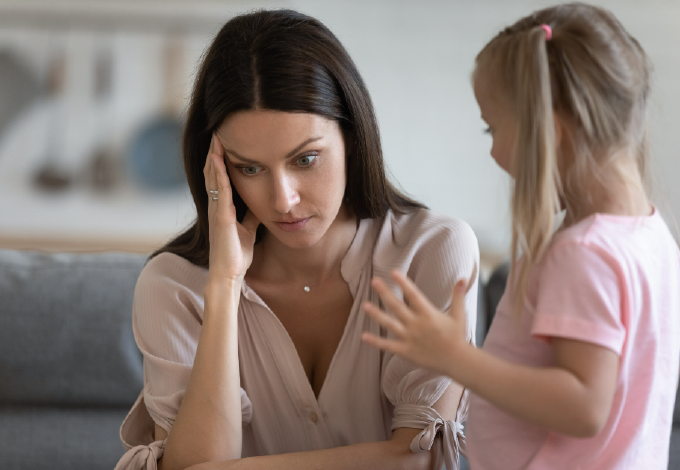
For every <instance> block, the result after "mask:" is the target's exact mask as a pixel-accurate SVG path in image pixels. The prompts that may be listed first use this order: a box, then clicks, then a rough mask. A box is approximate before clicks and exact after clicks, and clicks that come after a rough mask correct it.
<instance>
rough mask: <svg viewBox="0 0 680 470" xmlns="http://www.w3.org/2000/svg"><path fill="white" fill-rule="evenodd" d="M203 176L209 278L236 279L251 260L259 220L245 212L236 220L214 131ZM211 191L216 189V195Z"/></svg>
mask: <svg viewBox="0 0 680 470" xmlns="http://www.w3.org/2000/svg"><path fill="white" fill-rule="evenodd" d="M203 175H204V176H205V190H206V193H207V197H208V198H209V202H208V222H209V224H210V261H209V262H210V267H209V277H211V278H213V279H224V280H231V281H239V282H240V281H242V280H243V277H244V276H245V274H246V270H247V269H248V268H249V267H250V263H251V262H252V260H253V246H254V245H255V232H256V231H257V227H258V225H259V224H260V221H259V220H257V218H256V217H255V216H254V215H253V213H252V212H250V211H248V212H247V213H246V216H245V218H244V219H243V222H242V223H238V222H237V220H236V208H235V207H234V202H233V200H232V195H231V185H230V184H229V176H228V175H227V167H226V165H225V162H224V149H223V148H222V144H221V143H220V141H219V139H218V138H217V136H216V135H215V134H213V136H212V140H211V141H210V149H209V150H208V157H207V158H206V161H205V167H204V168H203ZM211 191H213V193H211ZM214 191H217V194H215V193H214ZM215 198H216V199H215Z"/></svg>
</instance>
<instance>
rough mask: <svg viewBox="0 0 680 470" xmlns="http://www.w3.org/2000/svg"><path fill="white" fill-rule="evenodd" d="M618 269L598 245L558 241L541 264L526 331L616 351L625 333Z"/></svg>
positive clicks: (547, 338)
mask: <svg viewBox="0 0 680 470" xmlns="http://www.w3.org/2000/svg"><path fill="white" fill-rule="evenodd" d="M619 273H620V269H619V268H618V265H617V264H616V262H615V260H614V259H613V258H612V257H611V256H610V255H608V254H607V253H605V252H603V251H602V250H601V249H599V248H597V247H590V246H587V245H584V244H583V243H579V242H572V241H569V242H563V243H561V244H559V245H557V246H554V247H553V248H551V250H550V251H549V252H548V254H547V255H546V259H545V261H544V264H543V266H541V271H540V276H539V279H538V289H536V292H537V294H536V304H535V305H536V307H535V313H534V321H533V324H532V329H531V333H532V335H534V336H535V337H537V338H539V339H543V340H546V341H549V340H550V338H551V337H560V338H567V339H574V340H578V341H584V342H588V343H593V344H596V345H598V346H602V347H605V348H608V349H611V350H612V351H614V352H615V353H616V354H619V355H620V354H621V351H622V348H623V343H624V341H625V338H626V328H625V325H624V322H623V315H622V285H621V282H622V281H621V277H620V276H619Z"/></svg>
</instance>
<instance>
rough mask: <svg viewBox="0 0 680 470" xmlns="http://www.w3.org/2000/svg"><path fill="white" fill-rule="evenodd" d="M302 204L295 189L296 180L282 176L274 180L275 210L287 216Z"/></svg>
mask: <svg viewBox="0 0 680 470" xmlns="http://www.w3.org/2000/svg"><path fill="white" fill-rule="evenodd" d="M298 202H300V195H299V194H298V192H297V190H296V189H295V179H294V178H291V177H290V176H288V175H285V174H282V175H278V176H276V177H275V180H274V208H275V209H276V210H277V211H278V212H279V213H281V214H287V213H288V212H290V210H291V209H292V208H293V207H294V206H295V205H296V204H297V203H298Z"/></svg>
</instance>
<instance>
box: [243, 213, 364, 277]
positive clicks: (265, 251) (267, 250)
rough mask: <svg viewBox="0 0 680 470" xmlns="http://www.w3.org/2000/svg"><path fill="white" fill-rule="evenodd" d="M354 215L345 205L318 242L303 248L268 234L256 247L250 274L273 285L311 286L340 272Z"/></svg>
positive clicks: (355, 223)
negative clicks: (284, 242) (280, 283)
mask: <svg viewBox="0 0 680 470" xmlns="http://www.w3.org/2000/svg"><path fill="white" fill-rule="evenodd" d="M357 226H358V220H357V218H356V216H355V215H354V214H353V213H352V212H351V210H349V209H348V208H346V207H345V206H344V205H343V206H342V207H341V208H340V211H339V212H338V215H337V216H336V218H335V220H334V221H333V223H332V224H331V226H330V227H329V228H328V230H327V231H326V233H325V234H324V235H323V237H322V238H321V240H319V241H318V242H317V243H315V244H314V245H313V246H310V247H306V248H290V247H288V246H286V245H284V244H283V243H281V242H280V241H279V240H278V239H276V237H274V236H272V235H271V234H269V233H267V234H265V236H264V237H263V240H262V242H261V243H260V244H259V245H256V248H255V253H254V257H253V263H252V265H251V269H249V272H251V273H252V274H254V275H255V276H256V277H257V278H259V279H262V280H264V279H266V280H268V281H273V282H286V283H291V284H300V285H310V284H318V283H320V282H323V281H324V280H326V279H327V278H329V277H330V276H331V275H333V274H334V273H336V272H338V271H339V268H340V264H341V263H342V260H343V259H344V257H345V254H346V253H347V251H348V250H349V247H350V245H351V244H352V241H353V240H354V236H355V234H356V231H357Z"/></svg>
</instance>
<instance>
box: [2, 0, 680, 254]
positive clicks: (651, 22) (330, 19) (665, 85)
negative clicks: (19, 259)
mask: <svg viewBox="0 0 680 470" xmlns="http://www.w3.org/2000/svg"><path fill="white" fill-rule="evenodd" d="M554 3H555V2H547V1H539V0H448V1H443V0H419V1H417V2H416V1H413V2H408V1H398V0H395V1H388V0H343V1H340V0H336V1H330V0H281V1H246V0H240V1H228V0H224V1H219V2H216V1H195V0H192V1H188V0H187V1H179V0H165V1H161V0H154V1H151V0H146V1H142V0H137V1H104V0H89V1H74V0H51V1H37V0H20V1H7V0H0V248H2V247H5V248H7V247H9V248H30V249H47V250H70V251H90V250H108V249H114V250H128V251H139V252H149V251H151V250H152V249H153V248H154V247H157V246H159V245H161V244H162V243H163V242H165V241H166V240H168V239H169V238H170V237H171V236H172V235H174V234H176V233H178V232H179V231H181V230H182V229H183V228H184V227H186V226H187V225H189V224H190V222H191V221H192V218H193V215H192V211H193V205H192V202H191V199H190V197H189V194H188V191H187V189H186V186H185V185H184V184H183V183H182V181H181V180H182V177H181V172H180V170H179V168H178V167H177V165H176V160H177V158H178V153H177V152H178V149H177V144H178V139H179V132H180V129H181V119H182V114H183V112H184V109H185V107H186V105H187V99H188V96H189V94H190V90H191V85H192V81H193V78H194V74H195V71H196V68H197V65H198V62H199V60H200V57H201V54H202V53H203V51H204V49H205V47H206V46H207V44H208V43H209V41H210V39H211V37H212V36H213V35H214V34H215V33H216V32H217V30H218V28H219V27H220V25H221V24H223V23H224V22H225V21H226V20H228V19H229V18H231V17H232V16H233V15H235V14H237V13H240V12H245V11H248V10H251V9H255V8H261V7H266V8H270V7H287V8H295V9H298V10H300V11H302V12H305V13H308V14H311V15H313V16H315V17H317V18H319V19H320V20H322V21H323V22H325V23H326V24H327V25H328V26H329V27H330V28H331V30H332V31H334V32H335V34H336V35H337V36H338V37H339V38H340V40H341V41H342V42H343V43H344V45H345V46H346V48H347V49H348V50H349V52H350V54H351V55H352V57H353V59H354V60H355V62H356V63H357V65H358V67H359V70H360V71H361V73H362V74H363V76H364V79H365V80H366V82H367V85H368V88H369V90H370V92H371V94H372V97H373V100H374V104H375V107H376V110H377V114H378V119H379V122H380V128H381V132H382V139H383V145H384V152H385V157H386V159H387V163H388V165H389V168H390V171H391V173H392V175H393V177H394V178H395V180H396V181H397V182H398V183H399V184H400V185H401V186H402V187H403V188H404V189H405V190H406V191H407V192H408V193H410V194H411V195H412V196H414V197H416V198H417V199H419V200H421V201H423V202H424V203H426V204H427V205H429V206H430V207H431V208H432V209H434V210H436V211H438V212H442V213H446V214H449V215H452V216H456V217H460V218H462V219H464V220H466V221H467V222H469V223H470V225H471V226H472V227H473V229H474V230H475V232H476V234H477V237H478V239H479V243H480V248H481V249H482V252H483V256H484V259H485V261H486V264H487V265H491V264H493V263H495V262H496V261H497V260H499V259H501V258H502V257H503V256H506V253H507V250H508V242H509V229H508V227H509V211H508V190H509V187H510V184H509V181H508V178H507V177H506V176H505V175H504V174H503V173H502V171H501V170H499V169H498V168H497V167H496V165H495V163H494V162H493V160H492V159H491V158H490V157H489V148H490V138H489V137H488V136H486V135H484V134H483V133H482V130H483V128H484V124H483V122H482V121H481V119H480V118H479V111H478V109H477V106H476V103H475V101H474V96H473V93H472V89H471V86H470V78H469V77H470V72H471V69H472V65H473V60H474V57H475V55H476V53H477V52H478V51H479V50H480V49H481V47H482V46H483V45H484V44H485V43H486V42H487V41H488V40H489V39H490V38H491V37H492V36H493V35H494V34H495V33H496V32H497V31H498V30H499V29H501V28H503V27H504V26H506V25H508V24H510V23H511V22H514V21H515V20H516V19H518V18H519V17H521V16H524V15H526V14H528V13H530V12H531V11H532V10H534V9H537V8H541V7H545V6H548V5H551V4H554ZM593 3H595V4H598V5H602V6H605V7H606V8H609V9H611V10H612V11H613V12H614V13H615V14H616V15H617V16H618V18H619V19H620V20H621V21H622V22H623V24H624V25H625V26H626V27H627V28H628V29H629V31H630V32H631V33H632V34H633V35H634V36H635V37H636V38H637V39H638V40H639V41H640V42H641V44H642V46H643V47H644V48H645V49H646V51H647V52H648V54H649V55H650V57H651V59H652V61H653V63H654V65H655V75H654V83H653V95H652V104H651V121H652V129H651V131H652V133H651V135H652V150H653V162H652V166H653V172H654V180H655V181H654V183H655V184H654V191H655V192H654V197H655V200H656V202H657V205H658V206H659V207H660V208H661V210H662V211H663V212H664V214H666V216H667V217H669V218H670V217H671V216H674V217H675V218H676V219H678V220H680V185H678V184H677V183H676V181H675V179H676V178H677V177H678V176H680V158H678V156H679V154H680V88H679V87H678V83H680V48H679V47H678V45H680V40H679V39H678V38H679V35H678V31H680V1H677V0H646V1H644V2H642V1H637V0H599V1H595V2H593Z"/></svg>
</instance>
